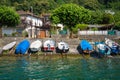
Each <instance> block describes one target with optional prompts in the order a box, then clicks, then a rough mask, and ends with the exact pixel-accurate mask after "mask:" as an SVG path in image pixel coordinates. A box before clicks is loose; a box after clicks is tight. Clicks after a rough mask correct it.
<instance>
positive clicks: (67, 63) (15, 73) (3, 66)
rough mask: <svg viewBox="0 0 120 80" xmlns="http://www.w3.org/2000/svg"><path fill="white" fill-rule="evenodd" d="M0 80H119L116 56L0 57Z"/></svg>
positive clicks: (119, 70)
mask: <svg viewBox="0 0 120 80" xmlns="http://www.w3.org/2000/svg"><path fill="white" fill-rule="evenodd" d="M0 80H120V57H115V58H102V59H98V58H88V59H84V58H58V59H52V58H46V59H39V58H35V57H29V58H28V57H25V56H24V57H9V56H8V57H0Z"/></svg>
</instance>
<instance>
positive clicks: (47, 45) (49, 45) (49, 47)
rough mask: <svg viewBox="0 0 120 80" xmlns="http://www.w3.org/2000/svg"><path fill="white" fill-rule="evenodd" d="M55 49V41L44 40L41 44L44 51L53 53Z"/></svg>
mask: <svg viewBox="0 0 120 80" xmlns="http://www.w3.org/2000/svg"><path fill="white" fill-rule="evenodd" d="M54 49H55V41H53V40H46V41H45V42H44V44H43V50H44V51H54Z"/></svg>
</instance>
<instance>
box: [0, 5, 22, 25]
mask: <svg viewBox="0 0 120 80" xmlns="http://www.w3.org/2000/svg"><path fill="white" fill-rule="evenodd" d="M19 23H20V16H19V15H18V14H17V12H16V11H15V10H13V9H12V8H9V7H5V6H0V25H2V26H3V25H5V26H16V25H18V24H19Z"/></svg>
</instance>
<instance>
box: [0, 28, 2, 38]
mask: <svg viewBox="0 0 120 80" xmlns="http://www.w3.org/2000/svg"><path fill="white" fill-rule="evenodd" d="M0 38H2V28H1V27H0Z"/></svg>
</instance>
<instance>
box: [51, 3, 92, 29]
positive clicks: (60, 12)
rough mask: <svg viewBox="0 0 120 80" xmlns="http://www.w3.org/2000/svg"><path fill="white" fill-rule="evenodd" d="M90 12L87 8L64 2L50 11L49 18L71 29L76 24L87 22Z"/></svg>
mask: <svg viewBox="0 0 120 80" xmlns="http://www.w3.org/2000/svg"><path fill="white" fill-rule="evenodd" d="M90 14H91V13H90V11H89V10H87V9H85V8H83V7H79V6H78V5H76V4H65V5H62V6H60V7H59V8H56V9H55V10H54V11H53V12H52V15H51V20H52V22H53V23H62V24H63V25H66V26H68V27H69V29H70V30H71V29H72V27H75V25H76V24H79V23H87V22H88V21H89V20H90V18H91V15H90Z"/></svg>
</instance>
